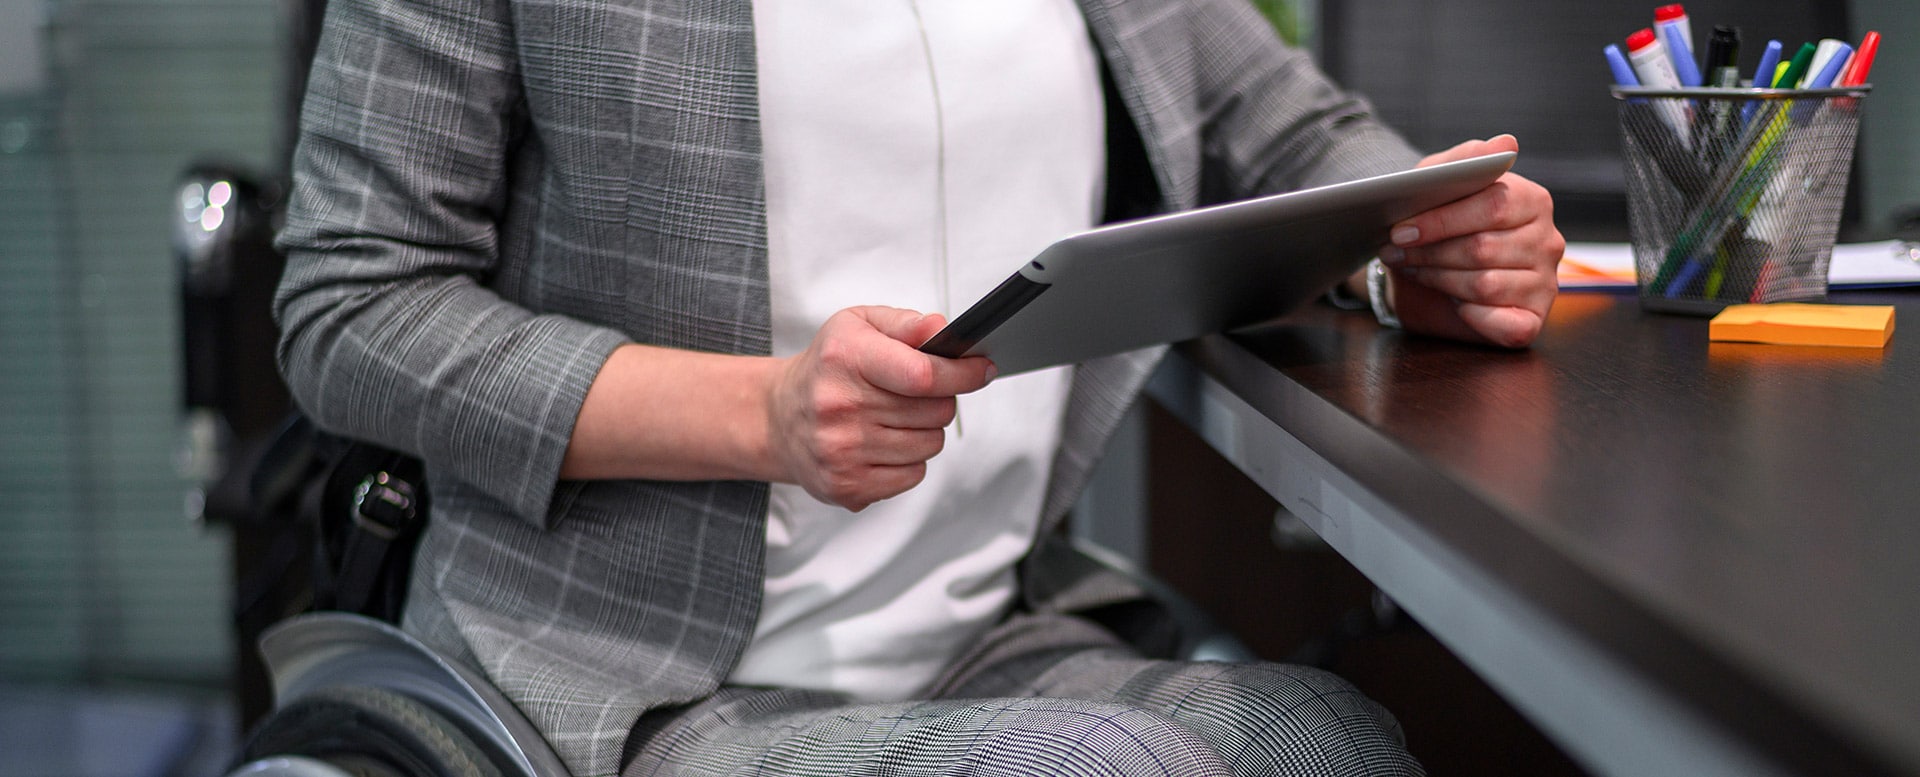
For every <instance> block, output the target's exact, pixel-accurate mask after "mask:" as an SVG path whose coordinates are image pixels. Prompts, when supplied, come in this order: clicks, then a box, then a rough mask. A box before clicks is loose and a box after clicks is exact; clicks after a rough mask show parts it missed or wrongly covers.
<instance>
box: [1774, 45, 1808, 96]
mask: <svg viewBox="0 0 1920 777" xmlns="http://www.w3.org/2000/svg"><path fill="white" fill-rule="evenodd" d="M1818 48H1820V47H1819V46H1816V45H1814V44H1812V43H1802V44H1800V50H1799V51H1797V52H1795V53H1794V55H1793V59H1792V60H1789V61H1788V62H1787V66H1786V67H1785V68H1782V69H1781V70H1780V77H1779V78H1776V79H1774V80H1773V88H1775V89H1799V88H1800V82H1802V81H1805V80H1806V79H1807V70H1808V69H1809V68H1811V67H1813V52H1814V51H1815V50H1816V49H1818Z"/></svg>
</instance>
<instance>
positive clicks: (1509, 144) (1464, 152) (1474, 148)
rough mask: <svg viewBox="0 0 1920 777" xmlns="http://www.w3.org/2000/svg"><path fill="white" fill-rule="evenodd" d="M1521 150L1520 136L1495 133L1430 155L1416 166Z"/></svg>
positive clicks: (1428, 165) (1429, 165) (1427, 165)
mask: <svg viewBox="0 0 1920 777" xmlns="http://www.w3.org/2000/svg"><path fill="white" fill-rule="evenodd" d="M1519 150H1520V139H1519V138H1516V137H1514V136H1512V135H1495V136H1493V137H1491V138H1487V139H1486V140H1469V141H1465V142H1463V143H1460V144H1459V145H1456V146H1454V147H1453V148H1449V149H1447V150H1445V151H1442V152H1440V153H1438V154H1433V155H1431V156H1428V157H1427V158H1425V159H1422V160H1420V164H1418V165H1416V167H1432V166H1434V165H1437V164H1442V163H1445V162H1458V161H1460V160H1462V159H1472V158H1474V157H1477V156H1486V155H1488V154H1498V153H1500V152H1502V151H1516V152H1517V151H1519Z"/></svg>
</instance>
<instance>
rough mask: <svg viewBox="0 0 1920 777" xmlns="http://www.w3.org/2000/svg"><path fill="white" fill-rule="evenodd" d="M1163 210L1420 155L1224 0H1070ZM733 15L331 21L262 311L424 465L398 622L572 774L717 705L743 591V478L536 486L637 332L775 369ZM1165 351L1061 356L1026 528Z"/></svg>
mask: <svg viewBox="0 0 1920 777" xmlns="http://www.w3.org/2000/svg"><path fill="white" fill-rule="evenodd" d="M1082 6H1083V8H1084V10H1085V12H1086V15H1087V19H1088V25H1089V29H1090V30H1091V31H1092V33H1093V36H1094V39H1095V42H1096V43H1097V44H1098V46H1099V48H1100V50H1101V51H1102V54H1103V56H1104V57H1105V60H1106V64H1107V67H1108V70H1109V73H1110V75H1111V80H1112V84H1113V88H1114V91H1115V92H1116V93H1117V95H1118V98H1119V101H1120V102H1119V104H1118V105H1117V106H1116V109H1115V110H1110V111H1109V115H1110V116H1112V117H1115V118H1116V120H1117V119H1118V118H1119V117H1130V118H1131V119H1132V121H1133V122H1134V124H1135V125H1136V126H1137V128H1138V130H1139V133H1140V136H1141V137H1142V139H1143V141H1144V145H1145V147H1146V156H1147V161H1148V162H1149V163H1150V167H1151V170H1152V177H1153V179H1154V183H1155V184H1156V185H1157V190H1158V192H1159V195H1160V202H1159V204H1158V207H1159V209H1161V210H1175V209H1183V208H1188V207H1192V206H1196V205H1200V204H1204V203H1207V202H1213V201H1219V200H1225V199H1232V198H1238V197H1243V196H1247V195H1253V194H1258V193H1264V192H1269V191H1275V190H1283V189H1289V188H1295V187H1299V186H1303V185H1311V184H1316V183H1324V182H1331V181H1337V180H1343V179H1350V178H1355V177H1360V176H1364V175H1372V174H1377V173H1382V172H1387V171H1391V170H1397V169H1403V168H1405V167H1408V166H1410V165H1411V164H1412V163H1413V161H1414V158H1415V155H1414V153H1413V152H1412V151H1410V150H1409V149H1408V148H1407V147H1406V145H1405V144H1404V143H1403V142H1401V141H1400V140H1399V139H1398V138H1397V137H1395V136H1394V135H1393V134H1392V133H1391V132H1390V131H1388V130H1386V129H1384V128H1383V127H1381V126H1380V125H1379V124H1378V123H1377V122H1375V121H1374V120H1373V119H1372V118H1370V116H1369V114H1368V110H1367V108H1366V105H1365V104H1364V103H1363V102H1361V101H1358V100H1356V99H1353V98H1351V97H1348V96H1346V95H1344V94H1342V93H1340V92H1339V91H1337V90H1336V89H1335V88H1334V87H1332V86H1331V85H1330V84H1328V83H1327V82H1326V81H1325V80H1324V78H1322V77H1321V76H1320V75H1319V74H1318V73H1317V72H1316V71H1315V70H1314V68H1313V67H1312V66H1311V64H1309V63H1308V61H1307V59H1306V58H1305V57H1304V56H1303V55H1301V54H1299V53H1297V52H1291V51H1288V50H1286V49H1284V48H1282V47H1281V46H1280V45H1279V44H1278V43H1277V42H1276V41H1275V40H1274V39H1273V36H1272V33H1271V32H1270V30H1269V29H1268V28H1267V27H1266V26H1265V24H1264V23H1263V22H1262V21H1261V20H1260V19H1259V18H1258V17H1257V16H1256V15H1254V14H1253V13H1252V12H1250V11H1249V10H1248V9H1247V8H1246V7H1244V5H1243V4H1242V3H1241V1H1240V0H1082ZM751 23H752V20H751V12H750V3H749V2H747V0H333V2H331V3H330V4H329V8H328V16H327V21H326V24H325V28H324V30H323V34H322V36H321V40H320V44H319V49H318V52H317V56H316V60H315V63H314V67H313V71H312V75H311V80H310V81H309V91H308V95H307V99H306V102H305V106H304V114H303V117H302V126H301V134H300V142H299V146H298V149H297V151H296V155H295V161H294V172H295V190H294V196H293V200H292V203H291V206H290V210H289V213H288V219H287V225H286V228H285V230H284V231H283V233H282V235H281V245H282V246H283V247H284V248H285V249H286V250H287V251H288V252H289V264H288V269H287V273H286V276H285V278H284V280H283V282H282V285H281V289H280V293H279V295H278V296H277V298H276V300H275V313H276V316H277V318H278V321H279V322H280V325H281V329H282V331H283V333H284V334H283V339H282V342H281V348H280V360H281V366H282V370H283V371H284V372H285V374H286V375H287V378H288V382H289V384H290V385H291V386H292V387H293V390H294V393H295V395H296V398H297V400H298V402H299V404H300V406H301V408H302V409H303V410H304V411H306V413H307V414H309V415H310V416H311V417H313V418H314V419H315V420H316V421H317V422H318V423H319V424H321V425H322V426H323V427H325V428H327V429H329V430H332V431H335V432H339V433H343V434H347V435H350V436H353V437H358V438H362V439H367V440H372V441H375V442H379V443H382V444H385V445H388V446H391V447H394V448H398V449H401V450H405V451H409V452H411V453H415V454H417V455H420V456H421V457H422V458H424V459H425V460H426V462H427V464H428V467H429V477H430V479H431V480H432V482H433V487H434V507H435V512H436V514H435V519H434V523H433V524H432V526H431V527H430V529H429V530H428V532H427V534H426V536H425V538H424V539H423V541H422V544H421V547H420V550H419V553H418V556H417V557H416V560H415V569H416V573H415V575H414V578H413V579H414V585H413V590H412V591H411V593H410V595H409V603H408V613H407V617H406V625H407V627H408V628H409V629H410V630H412V631H414V632H415V633H416V634H418V635H420V636H421V638H422V639H424V640H425V641H426V642H428V643H429V644H431V645H433V646H435V647H436V648H438V649H440V650H442V651H444V652H446V653H447V654H449V655H451V656H454V657H456V658H457V659H458V660H463V661H467V662H469V663H471V664H473V665H474V666H476V667H478V668H480V669H481V670H482V671H484V672H485V673H486V675H487V676H488V677H489V678H490V679H492V680H493V682H494V683H496V684H497V685H499V687H500V688H501V689H502V690H503V691H504V692H505V693H506V694H507V695H508V696H509V697H510V698H512V699H513V700H514V701H515V703H516V704H518V705H519V706H520V707H521V709H522V710H524V711H525V712H526V713H527V715H528V717H529V718H531V719H532V720H533V721H534V723H535V724H536V725H537V726H539V727H540V729H541V730H542V731H543V732H545V733H546V735H547V737H548V738H549V740H551V742H552V744H553V745H554V748H555V749H556V750H557V751H558V752H559V754H560V756H561V757H562V759H564V760H565V761H566V763H567V764H568V766H569V768H571V769H572V770H573V771H574V772H575V774H577V775H580V776H581V777H588V776H589V775H610V774H613V773H614V772H615V771H616V770H617V768H618V762H619V755H620V748H621V743H622V742H623V740H624V738H625V736H626V734H627V732H628V730H629V729H630V728H631V727H632V725H633V723H634V721H635V720H636V719H638V717H639V716H640V715H641V713H642V712H644V711H646V710H649V709H653V708H658V707H661V706H666V705H675V704H684V703H687V702H691V701H695V700H698V699H702V698H705V697H707V696H708V695H710V694H712V693H713V692H714V691H715V689H717V688H718V687H719V683H720V682H721V680H722V679H723V678H725V676H726V675H727V673H728V671H729V670H730V669H731V667H732V666H733V664H734V663H735V662H736V661H737V660H738V658H739V655H740V653H741V651H742V650H744V648H745V645H746V642H747V639H748V637H749V636H750V634H751V632H752V629H753V624H754V620H755V618H756V617H757V612H758V608H759V598H760V594H761V585H762V580H763V574H762V568H761V557H762V552H763V543H764V536H765V514H766V487H765V485H764V484H758V483H742V482H705V483H666V482H640V481H610V482H592V483H574V482H566V483H562V482H557V476H556V473H557V472H558V471H559V465H560V460H561V456H562V454H563V453H564V451H565V449H566V443H567V440H568V438H569V436H570V434H571V431H572V424H573V420H574V418H575V415H576V414H577V412H578V410H579V407H580V403H581V401H582V400H583V398H584V396H585V393H586V389H587V386H588V385H589V384H590V383H591V382H592V379H593V377H594V375H595V373H596V372H597V371H598V369H599V367H600V365H601V363H602V362H603V360H604V359H605V357H606V355H607V353H608V352H610V351H611V350H612V349H613V348H614V347H615V346H617V345H618V344H620V343H622V342H626V341H641V342H647V343H654V344H659V345H665V346H674V347H681V348H692V349H701V350H707V351H716V352H726V353H741V354H761V353H766V352H767V349H768V310H767V305H768V302H767V300H768V295H767V269H766V223H765V208H764V196H763V195H764V193H763V190H762V181H761V168H760V156H759V153H760V138H759V126H758V117H757V110H758V107H757V98H756V93H755V89H756V86H755V78H754V72H755V68H754V50H753V32H752V27H751ZM1156 357H1157V353H1156V352H1146V353H1141V354H1130V355H1125V356H1121V357H1115V358H1111V359H1104V360H1099V361H1096V362H1092V363H1088V364H1086V365H1082V366H1081V368H1080V369H1079V370H1078V372H1077V374H1076V378H1075V385H1074V388H1073V389H1072V393H1071V398H1070V404H1069V409H1068V419H1067V421H1066V425H1067V426H1066V439H1065V442H1064V443H1063V445H1062V447H1061V451H1060V454H1059V457H1058V459H1057V462H1058V464H1057V466H1056V469H1055V473H1054V480H1053V482H1052V483H1051V484H1050V486H1049V492H1048V494H1049V495H1048V498H1047V500H1046V505H1047V512H1046V515H1045V516H1044V521H1043V525H1044V526H1046V527H1051V526H1053V525H1054V524H1055V523H1057V521H1058V520H1059V518H1060V516H1061V515H1062V514H1064V512H1065V510H1066V507H1067V506H1068V505H1070V504H1071V503H1072V500H1073V496H1074V494H1075V493H1076V492H1077V491H1078V490H1079V488H1080V487H1081V485H1082V484H1083V483H1084V481H1085V478H1086V473H1087V469H1088V467H1089V466H1090V465H1091V464H1092V462H1093V461H1094V460H1095V459H1096V458H1097V456H1098V454H1099V452H1100V450H1101V449H1102V448H1103V447H1104V446H1105V443H1106V440H1107V438H1108V436H1109V435H1110V433H1111V431H1112V429H1113V426H1114V423H1115V421H1116V420H1117V418H1118V417H1119V414H1120V411H1121V410H1123V409H1124V408H1125V406H1126V405H1127V404H1128V403H1130V402H1131V401H1132V400H1133V398H1134V397H1135V395H1136V394H1137V392H1138V389H1139V386H1140V384H1141V383H1142V381H1144V379H1145V374H1146V371H1147V370H1148V369H1149V368H1150V367H1151V366H1152V364H1153V363H1154V360H1155V358H1156Z"/></svg>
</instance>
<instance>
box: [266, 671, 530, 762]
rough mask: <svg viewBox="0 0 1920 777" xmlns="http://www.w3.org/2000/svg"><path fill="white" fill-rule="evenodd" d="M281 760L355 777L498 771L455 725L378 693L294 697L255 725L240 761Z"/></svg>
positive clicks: (362, 690) (363, 690)
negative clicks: (296, 759) (322, 765)
mask: <svg viewBox="0 0 1920 777" xmlns="http://www.w3.org/2000/svg"><path fill="white" fill-rule="evenodd" d="M281 755H294V756H306V757H308V758H313V759H317V760H320V761H324V762H326V763H328V764H331V765H333V766H336V767H338V768H340V769H341V770H343V771H346V772H348V773H351V774H353V775H356V777H443V776H444V777H467V776H468V775H475V776H477V777H500V774H501V772H500V769H499V767H498V766H497V765H496V764H495V762H494V760H493V759H492V757H490V756H489V754H488V752H487V751H486V750H485V749H483V748H482V747H480V746H479V745H478V744H476V743H475V742H474V741H473V738H472V737H469V736H467V734H466V732H464V731H461V730H460V727H459V726H457V725H454V723H453V722H452V721H450V720H448V719H447V718H446V717H445V716H443V715H441V714H440V713H438V712H435V711H434V710H433V709H432V708H431V707H428V706H427V705H426V704H423V703H421V702H420V701H418V700H415V699H413V698H410V697H407V696H404V695H401V694H398V693H395V692H393V691H389V690H385V689H382V688H370V687H346V688H328V689H325V690H321V691H316V692H314V693H312V694H309V695H307V696H304V697H301V698H299V699H296V700H294V701H293V702H292V703H291V704H288V705H287V706H286V707H284V708H282V709H279V710H275V711H274V712H273V714H271V715H269V716H267V718H266V719H265V720H263V721H261V722H260V725H259V727H257V728H255V729H254V731H253V734H252V735H251V736H249V737H248V739H247V745H246V747H245V748H244V750H243V751H242V752H241V757H240V762H241V763H247V762H251V761H256V760H258V759H263V758H269V757H272V756H281Z"/></svg>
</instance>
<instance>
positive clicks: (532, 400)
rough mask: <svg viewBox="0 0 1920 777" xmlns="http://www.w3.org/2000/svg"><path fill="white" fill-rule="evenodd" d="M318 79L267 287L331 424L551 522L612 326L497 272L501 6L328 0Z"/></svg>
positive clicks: (506, 113)
mask: <svg viewBox="0 0 1920 777" xmlns="http://www.w3.org/2000/svg"><path fill="white" fill-rule="evenodd" d="M329 5H330V7H329V9H328V15H327V20H326V24H325V27H324V31H323V33H322V35H321V39H320V42H319V46H318V51H317V53H316V56H315V61H314V64H313V69H312V72H311V75H310V76H309V81H308V88H307V95H306V99H305V103H304V105H303V109H302V114H303V115H302V120H301V129H300V137H299V143H298V146H297V148H296V151H295V158H294V164H293V166H294V189H293V196H292V200H291V202H290V205H289V208H288V214H287V223H286V226H285V228H284V230H283V231H282V233H281V235H280V238H279V240H280V246H281V247H282V249H283V250H285V251H286V252H287V255H288V264H287V270H286V274H285V276H284V277H283V278H282V281H281V285H280V288H279V291H278V293H277V294H276V296H275V299H274V315H275V319H276V321H278V323H279V325H280V329H281V332H282V334H281V339H280V345H279V351H278V357H279V361H280V368H281V371H282V372H283V373H284V374H285V376H286V378H287V382H288V384H289V386H290V388H291V389H292V391H293V394H294V397H295V399H296V400H297V402H298V403H299V405H300V407H301V408H302V409H303V410H304V411H305V412H306V413H307V414H308V415H309V416H311V417H312V418H313V419H314V420H315V421H316V422H317V423H318V424H319V425H320V426H321V427H322V428H326V429H329V430H332V431H335V432H337V433H340V434H344V435H347V436H350V437H354V438H357V439H364V440H369V441H373V442H377V443H380V444H383V445H386V446H389V447H392V448H396V449H399V450H403V451H406V452H409V453H412V454H414V455H417V456H420V457H421V458H422V459H424V460H425V461H426V462H427V463H428V465H429V467H430V468H431V471H432V472H433V474H434V476H435V477H448V476H450V477H452V478H455V479H458V480H460V481H462V482H464V483H466V484H468V485H470V486H472V487H474V488H476V489H478V490H479V491H480V492H482V493H484V494H486V495H487V496H489V497H491V498H493V499H496V500H498V501H499V502H500V503H501V504H502V505H503V506H505V507H506V508H507V509H509V510H510V511H512V512H513V513H514V514H516V515H519V516H521V517H522V518H525V519H526V520H529V521H531V522H533V523H535V524H536V525H545V523H546V521H547V515H548V509H549V502H550V501H551V497H552V493H553V489H554V486H555V483H556V480H557V478H558V473H559V469H560V460H561V458H562V456H563V455H564V454H565V451H566V447H567V443H568V440H569V438H570V436H571V434H572V429H573V423H574V420H575V418H576V416H577V415H578V413H579V410H580V405H581V403H582V401H583V400H584V398H585V396H586V391H587V387H588V385H590V384H591V383H592V381H593V378H594V376H595V375H596V374H597V373H598V372H599V369H600V366H601V365H602V363H603V362H604V361H605V359H606V357H607V354H608V353H610V352H611V351H612V350H613V348H614V347H615V346H617V345H619V344H620V343H622V342H624V341H625V340H626V338H625V337H624V336H623V335H621V334H620V333H619V332H617V331H614V330H612V329H608V328H605V327H600V326H594V325H590V324H587V323H584V322H582V321H579V320H576V319H572V318H568V317H564V316H557V315H537V314H535V313H534V312H532V311H529V310H527V309H526V308H524V307H521V306H519V305H516V304H513V303H511V302H509V301H507V300H504V299H502V298H501V297H500V296H499V295H498V294H496V293H495V292H494V291H492V290H490V289H488V288H487V287H486V286H485V285H484V282H485V279H487V278H489V277H490V276H491V274H492V273H493V272H494V270H495V268H496V267H497V266H498V263H499V262H500V261H501V256H500V245H501V240H500V235H499V224H500V223H501V222H502V219H503V213H504V210H505V208H506V203H507V185H508V175H507V170H508V166H509V155H510V152H511V151H512V144H513V142H514V137H513V135H514V132H515V126H516V122H517V119H516V112H517V111H521V110H523V109H522V108H521V106H522V104H523V100H522V98H521V94H520V87H519V83H520V80H519V73H518V72H517V65H516V57H515V52H514V40H513V30H512V25H511V22H510V16H509V14H508V11H507V8H506V7H505V6H506V3H505V2H504V0H482V1H480V2H474V1H473V0H334V2H332V3H330V4H329Z"/></svg>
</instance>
